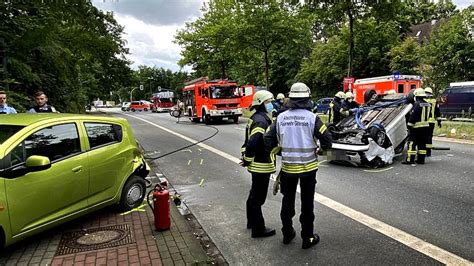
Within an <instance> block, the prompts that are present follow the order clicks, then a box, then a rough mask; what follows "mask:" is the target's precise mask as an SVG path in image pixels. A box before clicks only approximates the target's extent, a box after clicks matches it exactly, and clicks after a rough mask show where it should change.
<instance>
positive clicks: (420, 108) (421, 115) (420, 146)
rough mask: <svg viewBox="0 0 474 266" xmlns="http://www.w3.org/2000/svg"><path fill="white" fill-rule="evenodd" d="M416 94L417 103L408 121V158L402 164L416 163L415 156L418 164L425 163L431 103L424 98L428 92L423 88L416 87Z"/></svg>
mask: <svg viewBox="0 0 474 266" xmlns="http://www.w3.org/2000/svg"><path fill="white" fill-rule="evenodd" d="M414 96H415V103H414V105H413V109H412V111H411V114H410V117H409V118H408V123H407V126H408V129H409V135H408V151H407V159H406V161H404V162H402V164H414V163H415V157H416V163H417V164H424V163H425V157H426V143H427V141H428V136H429V130H430V127H429V124H428V119H429V116H430V109H431V104H429V103H427V102H426V101H425V100H424V98H425V97H426V94H425V91H424V90H423V89H422V88H418V89H416V90H415V91H414ZM417 150H418V153H417Z"/></svg>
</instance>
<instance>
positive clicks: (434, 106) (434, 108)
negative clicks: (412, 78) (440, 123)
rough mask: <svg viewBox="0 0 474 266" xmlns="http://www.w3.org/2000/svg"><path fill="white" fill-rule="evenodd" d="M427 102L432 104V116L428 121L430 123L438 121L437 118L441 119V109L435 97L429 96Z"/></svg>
mask: <svg viewBox="0 0 474 266" xmlns="http://www.w3.org/2000/svg"><path fill="white" fill-rule="evenodd" d="M426 102H428V103H429V104H431V109H430V117H429V118H428V122H429V123H430V124H434V123H436V120H439V119H440V117H441V111H440V110H439V104H438V102H437V101H436V99H435V98H427V99H426Z"/></svg>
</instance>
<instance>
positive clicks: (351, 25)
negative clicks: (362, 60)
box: [347, 2, 354, 77]
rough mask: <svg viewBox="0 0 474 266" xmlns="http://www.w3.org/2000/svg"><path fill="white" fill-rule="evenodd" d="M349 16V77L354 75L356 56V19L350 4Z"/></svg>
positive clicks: (348, 7)
mask: <svg viewBox="0 0 474 266" xmlns="http://www.w3.org/2000/svg"><path fill="white" fill-rule="evenodd" d="M347 16H348V17H349V64H348V66H347V76H348V77H350V76H351V75H352V56H353V54H354V34H353V33H354V32H353V30H354V29H353V28H354V17H353V16H352V6H351V3H350V2H349V4H348V6H347Z"/></svg>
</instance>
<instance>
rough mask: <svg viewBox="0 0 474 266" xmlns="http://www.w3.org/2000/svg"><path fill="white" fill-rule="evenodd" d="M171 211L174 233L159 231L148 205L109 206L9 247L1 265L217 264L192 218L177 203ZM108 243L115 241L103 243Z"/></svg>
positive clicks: (1, 254) (4, 253)
mask: <svg viewBox="0 0 474 266" xmlns="http://www.w3.org/2000/svg"><path fill="white" fill-rule="evenodd" d="M170 207H171V208H170V209H171V229H170V230H168V231H164V232H156V231H155V230H154V217H153V213H152V211H151V209H150V207H149V206H148V205H147V204H146V203H145V202H144V204H143V205H142V206H140V207H139V208H136V209H134V210H132V211H131V212H126V213H118V212H116V211H115V210H114V209H113V208H106V209H102V210H99V211H96V212H94V213H91V214H88V215H86V216H84V217H81V218H79V219H76V220H74V221H71V222H69V223H66V224H64V225H61V226H58V227H55V228H53V229H52V230H49V231H47V232H44V233H42V234H39V235H37V236H34V237H32V238H29V239H26V240H25V241H21V242H20V243H17V244H15V245H13V246H11V247H8V248H6V249H5V250H3V251H1V252H0V265H202V264H209V263H212V262H214V258H213V257H210V256H207V255H206V251H205V250H204V248H203V247H202V245H201V243H200V240H198V239H197V238H196V236H195V235H197V234H196V233H195V232H194V231H195V230H196V228H193V226H191V225H193V224H195V223H193V221H192V218H189V217H187V218H186V217H184V216H183V215H181V214H180V212H179V211H178V209H177V207H176V206H175V204H174V203H173V202H172V201H171V204H170ZM188 220H189V221H188ZM121 233H122V236H120V234H121ZM71 236H72V237H71ZM104 239H112V241H108V242H105V243H102V242H104V241H103V240H104ZM71 241H72V242H71ZM81 241H82V242H81ZM84 242H87V243H84ZM78 243H79V244H78Z"/></svg>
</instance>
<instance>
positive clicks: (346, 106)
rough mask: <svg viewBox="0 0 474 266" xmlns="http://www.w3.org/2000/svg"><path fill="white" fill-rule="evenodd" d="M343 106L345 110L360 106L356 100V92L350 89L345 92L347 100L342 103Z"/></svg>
mask: <svg viewBox="0 0 474 266" xmlns="http://www.w3.org/2000/svg"><path fill="white" fill-rule="evenodd" d="M342 107H343V109H344V110H345V111H349V110H351V109H354V108H359V104H358V103H357V102H356V101H354V94H352V92H350V91H348V92H346V94H345V100H344V102H343V103H342Z"/></svg>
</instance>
